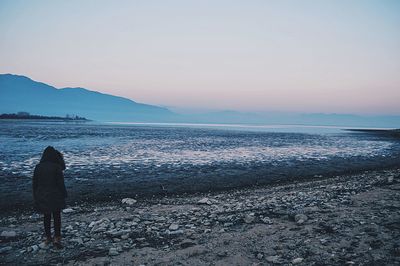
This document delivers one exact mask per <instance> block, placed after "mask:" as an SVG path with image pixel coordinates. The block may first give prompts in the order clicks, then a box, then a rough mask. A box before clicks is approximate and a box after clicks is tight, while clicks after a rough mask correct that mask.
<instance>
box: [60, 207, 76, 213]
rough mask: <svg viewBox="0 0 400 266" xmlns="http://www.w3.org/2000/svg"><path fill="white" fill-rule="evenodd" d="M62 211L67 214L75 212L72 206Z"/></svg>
mask: <svg viewBox="0 0 400 266" xmlns="http://www.w3.org/2000/svg"><path fill="white" fill-rule="evenodd" d="M62 212H63V213H65V214H67V213H71V212H74V209H72V208H67V209H64V210H63V211H62Z"/></svg>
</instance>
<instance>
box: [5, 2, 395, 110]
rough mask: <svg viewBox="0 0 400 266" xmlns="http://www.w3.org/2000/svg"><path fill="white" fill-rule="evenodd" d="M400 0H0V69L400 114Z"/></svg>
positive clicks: (258, 105)
mask: <svg viewBox="0 0 400 266" xmlns="http://www.w3.org/2000/svg"><path fill="white" fill-rule="evenodd" d="M399 48H400V1H387V0H379V1H378V0H377V1H366V0H364V1H355V0H351V1H345V0H335V1H317V0H315V1H294V0H293V1H284V0H283V1H218V0H214V1H74V0H73V1H35V0H32V1H18V0H17V1H16V0H12V1H6V0H0V73H14V74H22V75H27V76H29V77H31V78H33V79H35V80H39V81H43V82H46V83H49V84H51V85H54V86H57V87H67V86H68V87H74V86H81V87H86V88H89V89H93V90H98V91H101V92H105V93H111V94H115V95H120V96H124V97H128V98H131V99H134V100H136V101H140V102H145V103H150V104H159V105H164V106H175V107H179V108H186V109H191V108H192V109H221V110H222V109H230V110H241V111H284V112H328V113H331V112H335V113H356V114H400V104H398V102H399V101H400V74H399V73H400V51H399V50H400V49H399Z"/></svg>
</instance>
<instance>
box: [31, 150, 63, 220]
mask: <svg viewBox="0 0 400 266" xmlns="http://www.w3.org/2000/svg"><path fill="white" fill-rule="evenodd" d="M63 170H65V162H64V159H63V157H62V155H61V153H60V152H59V151H57V150H56V149H54V148H53V147H51V146H49V147H47V148H46V149H45V150H44V152H43V155H42V158H41V160H40V163H39V164H38V165H36V167H35V171H34V174H33V182H32V186H33V199H34V204H35V208H36V209H37V210H38V211H39V212H43V213H48V212H52V211H58V210H61V209H64V208H65V198H66V197H67V190H66V189H65V184H64V175H63Z"/></svg>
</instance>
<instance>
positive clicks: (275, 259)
mask: <svg viewBox="0 0 400 266" xmlns="http://www.w3.org/2000/svg"><path fill="white" fill-rule="evenodd" d="M280 258H281V256H279V255H275V256H268V257H266V258H265V260H266V261H268V262H270V263H279V260H280Z"/></svg>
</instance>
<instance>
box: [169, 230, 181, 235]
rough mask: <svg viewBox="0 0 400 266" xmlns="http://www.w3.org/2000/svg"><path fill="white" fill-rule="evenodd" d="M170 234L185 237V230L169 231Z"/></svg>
mask: <svg viewBox="0 0 400 266" xmlns="http://www.w3.org/2000/svg"><path fill="white" fill-rule="evenodd" d="M168 232H169V233H168V234H169V235H183V234H184V232H183V230H175V231H168Z"/></svg>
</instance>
